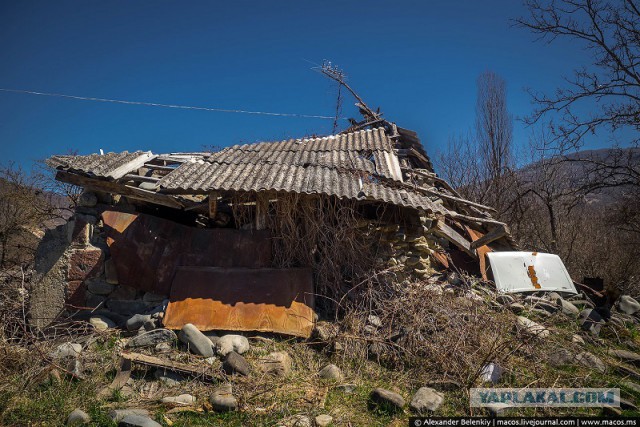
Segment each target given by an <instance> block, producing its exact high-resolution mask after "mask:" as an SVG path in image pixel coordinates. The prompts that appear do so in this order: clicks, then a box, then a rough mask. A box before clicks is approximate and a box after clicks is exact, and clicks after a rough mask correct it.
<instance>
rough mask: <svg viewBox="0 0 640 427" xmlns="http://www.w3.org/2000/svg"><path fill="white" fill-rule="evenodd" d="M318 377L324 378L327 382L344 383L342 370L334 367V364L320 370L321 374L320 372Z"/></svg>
mask: <svg viewBox="0 0 640 427" xmlns="http://www.w3.org/2000/svg"><path fill="white" fill-rule="evenodd" d="M318 375H319V376H320V378H323V379H325V380H332V381H342V380H343V378H344V377H343V375H342V371H341V370H340V368H338V367H337V366H336V365H333V364H329V365H327V366H325V367H324V368H322V369H320V372H318Z"/></svg>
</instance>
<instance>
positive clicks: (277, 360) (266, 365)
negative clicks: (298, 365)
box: [259, 351, 292, 376]
mask: <svg viewBox="0 0 640 427" xmlns="http://www.w3.org/2000/svg"><path fill="white" fill-rule="evenodd" d="M259 363H260V369H261V370H262V372H264V373H268V374H272V375H280V376H287V375H289V373H290V372H291V366H292V361H291V356H289V354H288V353H286V352H284V351H276V352H273V353H269V355H268V356H266V357H264V358H262V359H260V361H259Z"/></svg>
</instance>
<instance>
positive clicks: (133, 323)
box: [125, 314, 151, 331]
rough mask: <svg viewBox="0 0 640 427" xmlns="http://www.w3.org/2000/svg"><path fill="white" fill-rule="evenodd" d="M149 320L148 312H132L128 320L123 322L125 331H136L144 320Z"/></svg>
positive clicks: (142, 324)
mask: <svg viewBox="0 0 640 427" xmlns="http://www.w3.org/2000/svg"><path fill="white" fill-rule="evenodd" d="M150 320H151V315H150V314H134V315H133V316H131V317H130V318H129V320H127V322H126V323H125V327H126V328H127V331H137V330H138V329H140V328H141V327H142V326H144V324H145V322H148V321H150Z"/></svg>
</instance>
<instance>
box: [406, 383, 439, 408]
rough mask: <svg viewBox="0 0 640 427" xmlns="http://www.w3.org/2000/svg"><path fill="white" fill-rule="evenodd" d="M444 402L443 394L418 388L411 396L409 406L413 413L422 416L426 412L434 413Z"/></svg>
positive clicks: (427, 388) (426, 388) (430, 389)
mask: <svg viewBox="0 0 640 427" xmlns="http://www.w3.org/2000/svg"><path fill="white" fill-rule="evenodd" d="M442 402H444V394H442V393H439V392H437V391H436V390H434V389H432V388H429V387H420V388H419V389H418V391H417V392H416V394H414V395H413V399H411V403H410V404H409V406H410V407H411V410H412V411H414V412H415V413H418V414H422V413H425V412H426V411H435V410H437V409H438V408H439V407H440V405H442Z"/></svg>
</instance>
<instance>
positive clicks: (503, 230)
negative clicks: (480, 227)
mask: <svg viewBox="0 0 640 427" xmlns="http://www.w3.org/2000/svg"><path fill="white" fill-rule="evenodd" d="M507 234H509V230H508V229H507V227H506V226H505V225H499V226H497V227H496V228H494V229H493V230H491V231H489V232H488V233H487V234H485V235H484V236H482V237H480V238H479V239H478V240H474V241H473V242H471V249H478V248H479V247H481V246H485V245H488V244H489V243H491V242H494V241H496V240H498V239H501V238H503V237H504V236H506V235H507Z"/></svg>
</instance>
